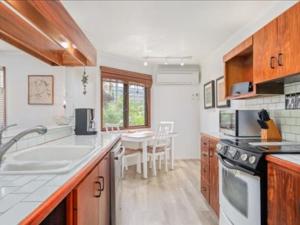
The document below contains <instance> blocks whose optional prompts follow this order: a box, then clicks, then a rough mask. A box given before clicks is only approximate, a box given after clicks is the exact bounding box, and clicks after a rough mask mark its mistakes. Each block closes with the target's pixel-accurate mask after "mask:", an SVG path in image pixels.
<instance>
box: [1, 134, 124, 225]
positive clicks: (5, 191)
mask: <svg viewBox="0 0 300 225" xmlns="http://www.w3.org/2000/svg"><path fill="white" fill-rule="evenodd" d="M118 138H120V135H119V134H98V135H95V136H75V135H72V136H69V137H66V138H62V139H59V140H56V141H52V142H49V143H47V144H46V145H92V146H94V148H95V150H94V151H93V153H92V154H91V155H90V156H89V157H88V158H87V159H86V160H84V161H83V162H81V163H80V164H79V165H78V166H76V167H75V168H74V169H72V170H71V171H70V172H67V173H64V174H32V175H0V224H3V225H16V224H19V223H20V222H21V221H22V220H23V219H25V218H26V217H27V216H28V215H29V214H30V213H31V212H33V211H34V210H35V209H37V207H39V206H40V205H41V204H42V203H43V202H44V201H46V200H47V199H48V198H49V197H50V196H51V195H52V194H54V193H55V192H56V191H57V190H58V189H59V188H60V187H61V186H62V185H64V184H65V183H66V182H68V181H69V180H70V179H71V178H72V177H74V176H75V175H76V174H77V173H78V172H79V171H81V169H82V168H83V167H85V166H86V165H87V164H88V163H89V162H90V161H92V159H94V158H95V157H97V156H99V154H101V151H104V150H105V149H107V148H108V147H109V146H111V145H112V144H113V143H114V142H115V141H116V140H117V139H118Z"/></svg>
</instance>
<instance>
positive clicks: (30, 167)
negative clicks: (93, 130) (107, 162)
mask: <svg viewBox="0 0 300 225" xmlns="http://www.w3.org/2000/svg"><path fill="white" fill-rule="evenodd" d="M93 149H94V147H93V146H89V145H81V146H78V145H65V146H64V145H63V146H50V145H48V146H47V145H45V146H37V147H33V148H30V149H26V150H23V151H18V152H15V153H11V154H9V155H7V156H6V158H5V160H4V161H3V162H2V164H1V166H0V174H31V173H38V174H40V173H66V172H68V171H70V170H71V169H72V168H74V167H75V166H76V165H78V164H79V163H80V162H82V161H83V160H84V159H86V158H87V157H88V156H89V154H90V153H92V152H93Z"/></svg>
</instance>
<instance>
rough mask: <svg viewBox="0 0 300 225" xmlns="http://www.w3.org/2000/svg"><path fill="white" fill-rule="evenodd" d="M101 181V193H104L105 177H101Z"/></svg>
mask: <svg viewBox="0 0 300 225" xmlns="http://www.w3.org/2000/svg"><path fill="white" fill-rule="evenodd" d="M99 180H100V191H101V192H102V191H104V177H103V176H99Z"/></svg>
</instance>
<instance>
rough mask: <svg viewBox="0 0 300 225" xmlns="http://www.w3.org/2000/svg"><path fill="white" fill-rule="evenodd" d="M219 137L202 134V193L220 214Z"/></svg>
mask: <svg viewBox="0 0 300 225" xmlns="http://www.w3.org/2000/svg"><path fill="white" fill-rule="evenodd" d="M217 143H218V139H216V138H213V137H210V136H207V135H202V136H201V193H202V195H203V196H204V198H205V199H206V200H207V201H208V203H209V204H210V206H211V207H212V209H213V210H214V211H215V212H216V214H217V215H219V166H218V157H217V155H216V145H217Z"/></svg>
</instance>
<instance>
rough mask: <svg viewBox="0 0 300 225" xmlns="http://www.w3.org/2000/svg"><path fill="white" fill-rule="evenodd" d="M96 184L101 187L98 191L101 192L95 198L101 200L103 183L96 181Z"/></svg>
mask: <svg viewBox="0 0 300 225" xmlns="http://www.w3.org/2000/svg"><path fill="white" fill-rule="evenodd" d="M95 184H97V185H98V186H99V189H98V190H97V191H99V193H98V194H95V195H94V197H95V198H100V197H101V183H100V182H99V181H95Z"/></svg>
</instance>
